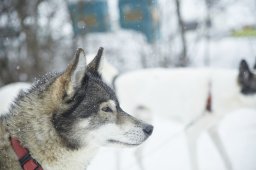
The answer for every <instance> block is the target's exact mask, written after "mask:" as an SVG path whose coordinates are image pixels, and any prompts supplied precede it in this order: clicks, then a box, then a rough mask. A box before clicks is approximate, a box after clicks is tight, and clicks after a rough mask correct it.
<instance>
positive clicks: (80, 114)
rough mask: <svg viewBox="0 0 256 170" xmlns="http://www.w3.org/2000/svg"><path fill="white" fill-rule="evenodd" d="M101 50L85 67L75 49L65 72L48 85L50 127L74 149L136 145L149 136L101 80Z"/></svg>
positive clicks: (146, 128)
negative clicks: (50, 113)
mask: <svg viewBox="0 0 256 170" xmlns="http://www.w3.org/2000/svg"><path fill="white" fill-rule="evenodd" d="M102 52H103V48H100V49H99V50H98V53H97V55H96V57H95V58H94V59H93V60H92V61H91V62H90V63H89V64H88V65H87V66H86V64H85V63H86V61H85V60H84V59H85V56H81V55H80V54H81V53H84V51H83V50H82V49H78V50H77V52H76V54H75V57H74V59H73V60H72V62H71V63H70V64H69V65H68V67H67V68H66V70H65V71H64V72H63V73H62V74H60V75H59V76H57V77H56V78H55V80H54V82H53V83H52V84H51V87H50V88H51V94H52V95H51V96H52V97H51V100H52V102H53V103H55V111H54V113H53V115H52V124H53V127H54V128H55V129H56V132H57V133H58V134H59V135H60V136H61V138H62V141H63V143H64V144H65V145H66V146H67V147H69V148H71V149H77V148H79V147H83V146H86V145H88V144H94V145H98V146H102V145H118V146H136V145H139V144H141V143H142V142H143V141H145V140H146V139H147V138H148V137H149V136H150V135H151V133H152V131H153V126H151V125H149V124H146V123H144V122H142V121H139V120H137V119H136V118H134V117H132V116H130V115H128V114H127V113H126V112H124V111H123V110H122V108H121V107H120V104H119V101H118V99H117V97H116V95H115V92H114V91H113V90H112V89H111V88H110V87H109V86H108V85H106V84H105V83H104V82H103V81H102V78H101V71H100V68H101V65H102Z"/></svg>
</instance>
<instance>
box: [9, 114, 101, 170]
mask: <svg viewBox="0 0 256 170" xmlns="http://www.w3.org/2000/svg"><path fill="white" fill-rule="evenodd" d="M19 116H21V115H19V114H17V115H12V116H10V117H9V118H7V119H6V120H5V127H6V129H7V130H8V132H9V133H10V136H12V137H16V138H18V139H19V140H20V142H21V144H22V146H23V147H25V148H27V149H28V150H29V152H30V154H31V156H32V157H33V158H34V159H35V160H37V162H39V163H40V165H41V166H42V167H43V169H47V170H57V169H58V170H59V169H63V170H66V169H67V170H70V169H73V170H76V169H77V170H80V169H86V167H87V165H88V164H89V162H90V160H91V159H92V157H93V156H94V155H95V153H96V152H97V150H98V148H99V146H97V145H93V144H87V145H86V146H85V147H81V148H78V149H70V148H68V147H67V146H66V145H64V144H63V142H62V140H61V138H60V137H59V135H58V134H57V132H56V131H55V129H54V127H52V125H51V122H50V119H49V117H48V116H47V115H40V116H39V115H34V116H33V118H32V117H31V118H26V120H20V119H19ZM37 116H38V117H37ZM33 119H34V120H35V119H36V120H37V121H36V123H35V122H34V120H33ZM32 120H33V121H32Z"/></svg>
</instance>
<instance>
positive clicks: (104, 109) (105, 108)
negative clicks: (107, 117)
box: [102, 106, 113, 112]
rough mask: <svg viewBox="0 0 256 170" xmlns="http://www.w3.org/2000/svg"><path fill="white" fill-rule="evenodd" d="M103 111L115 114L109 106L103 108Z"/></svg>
mask: <svg viewBox="0 0 256 170" xmlns="http://www.w3.org/2000/svg"><path fill="white" fill-rule="evenodd" d="M102 110H103V111H104V112H113V110H112V109H111V108H110V107H108V106H106V107H103V108H102Z"/></svg>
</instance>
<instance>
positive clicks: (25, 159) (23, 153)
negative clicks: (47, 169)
mask: <svg viewBox="0 0 256 170" xmlns="http://www.w3.org/2000/svg"><path fill="white" fill-rule="evenodd" d="M10 142H11V145H12V149H13V151H14V152H15V153H16V155H17V157H18V159H19V162H20V165H21V167H22V168H23V170H43V168H42V167H41V166H40V164H39V163H37V161H36V160H34V159H33V158H32V157H31V156H30V154H29V151H28V149H26V148H24V147H23V146H21V144H20V141H19V140H18V139H17V138H12V137H11V138H10Z"/></svg>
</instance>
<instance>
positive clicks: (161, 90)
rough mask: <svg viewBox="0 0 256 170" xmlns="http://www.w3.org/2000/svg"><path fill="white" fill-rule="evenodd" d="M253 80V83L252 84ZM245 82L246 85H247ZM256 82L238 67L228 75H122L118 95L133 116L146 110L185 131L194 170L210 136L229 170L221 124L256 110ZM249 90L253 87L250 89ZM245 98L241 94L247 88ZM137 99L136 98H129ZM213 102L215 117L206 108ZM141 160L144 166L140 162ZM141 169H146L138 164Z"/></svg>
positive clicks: (147, 72) (191, 72)
mask: <svg viewBox="0 0 256 170" xmlns="http://www.w3.org/2000/svg"><path fill="white" fill-rule="evenodd" d="M248 74H250V76H251V79H248ZM246 81H247V82H246ZM253 81H256V78H255V76H254V75H253V74H252V72H250V70H248V67H244V62H241V64H240V71H239V72H238V71H237V70H229V69H189V68H182V69H145V70H140V71H134V72H130V73H127V74H123V75H121V76H120V77H119V78H118V79H117V80H116V84H115V86H116V90H117V94H118V97H119V99H120V101H121V102H122V103H126V105H125V106H124V108H125V109H126V110H128V111H129V112H132V111H134V109H135V108H137V107H138V106H139V105H142V106H145V107H146V108H147V109H148V110H150V111H151V112H152V113H153V115H160V116H164V117H166V118H169V119H170V120H177V121H179V122H182V123H183V124H185V125H187V128H186V136H187V141H188V148H189V154H190V160H191V166H192V169H193V170H198V169H199V166H198V160H197V140H198V137H199V136H200V134H201V133H202V132H203V131H205V130H207V132H208V134H209V136H210V137H211V139H212V141H213V143H214V144H215V146H216V149H217V150H218V152H219V154H220V156H221V158H222V160H223V161H224V164H225V166H226V169H228V170H231V169H233V168H232V163H231V161H230V159H229V156H228V153H227V152H226V149H225V147H224V145H223V142H222V140H221V138H220V136H219V133H218V124H219V122H220V120H221V119H222V118H223V117H224V116H225V115H226V114H227V113H230V112H231V111H234V110H236V109H239V108H248V107H249V108H254V109H255V108H256V90H255V91H254V88H255V89H256V84H255V87H254V83H252V82H253ZM248 84H250V85H251V86H249V87H248ZM245 87H246V88H247V92H243V89H244V88H245ZM131 96H133V97H131ZM209 97H211V112H210V111H207V109H206V106H207V102H209ZM138 159H139V160H141V159H140V158H139V157H138ZM140 164H141V165H142V163H140Z"/></svg>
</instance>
